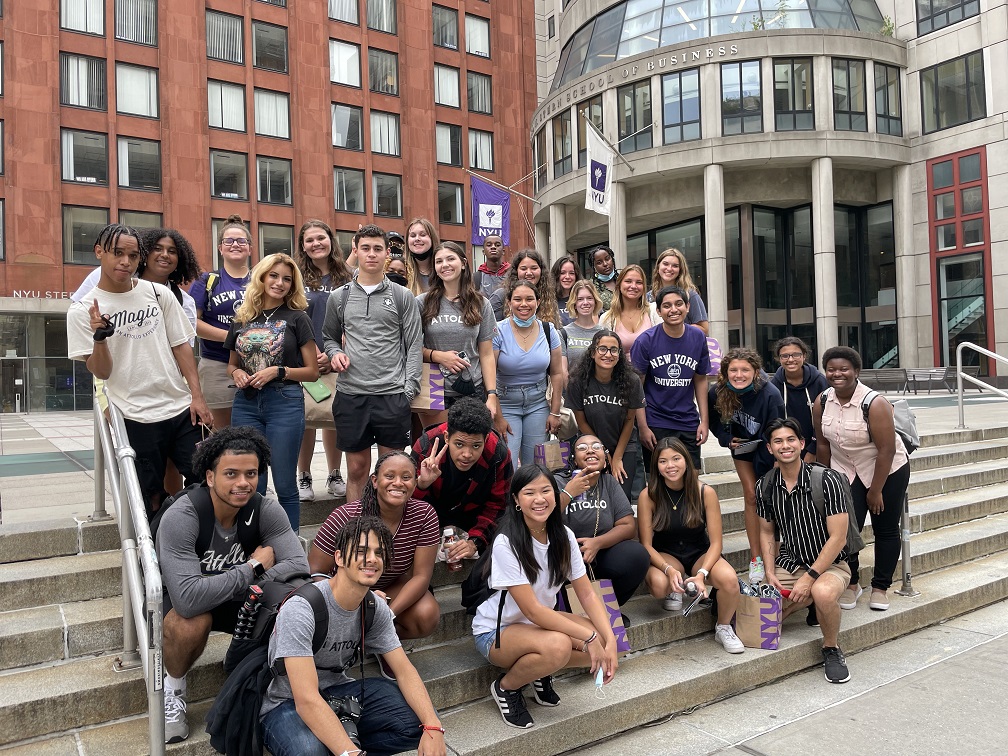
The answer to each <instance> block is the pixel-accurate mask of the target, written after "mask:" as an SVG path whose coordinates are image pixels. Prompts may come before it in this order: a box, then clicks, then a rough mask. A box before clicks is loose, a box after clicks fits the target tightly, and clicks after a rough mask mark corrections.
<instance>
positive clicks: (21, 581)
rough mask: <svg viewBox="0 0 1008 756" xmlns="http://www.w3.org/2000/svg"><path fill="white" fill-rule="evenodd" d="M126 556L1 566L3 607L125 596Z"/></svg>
mask: <svg viewBox="0 0 1008 756" xmlns="http://www.w3.org/2000/svg"><path fill="white" fill-rule="evenodd" d="M121 572H122V554H121V553H120V552H119V551H101V552H97V553H93V554H78V555H77V556H61V557H52V558H51V559H42V560H37V561H33V562H12V563H8V564H0V606H2V607H4V609H5V610H12V609H24V608H26V607H30V606H37V605H38V604H39V603H41V602H42V601H44V602H45V603H46V604H61V603H65V602H70V601H83V600H87V599H93V598H107V597H109V596H115V595H117V594H121V590H122V581H121V577H120V575H121Z"/></svg>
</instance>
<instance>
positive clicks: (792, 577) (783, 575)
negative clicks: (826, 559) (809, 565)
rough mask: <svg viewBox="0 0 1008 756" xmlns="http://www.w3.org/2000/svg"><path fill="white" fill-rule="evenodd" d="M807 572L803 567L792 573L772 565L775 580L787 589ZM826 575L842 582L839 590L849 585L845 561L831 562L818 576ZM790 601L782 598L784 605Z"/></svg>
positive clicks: (792, 586)
mask: <svg viewBox="0 0 1008 756" xmlns="http://www.w3.org/2000/svg"><path fill="white" fill-rule="evenodd" d="M806 572H808V570H806V569H805V568H804V567H799V568H798V569H797V570H795V571H794V574H792V573H790V572H788V571H787V570H785V569H784V568H783V567H778V566H775V567H774V575H775V576H776V578H777V581H778V582H779V583H780V584H781V585H782V586H784V588H786V589H787V590H789V591H790V590H791V589H792V588H794V586H795V583H797V582H798V580H799V578H801V577H802V576H803V575H805V573H806ZM827 575H832V576H833V578H834V579H835V580H839V581H841V582H842V583H843V585H842V586H841V588H840V590H843V589H844V588H846V587H847V586H848V585H850V575H851V573H850V567H848V566H847V562H837V563H836V564H831V565H830V567H829V569H828V570H826V571H825V572H822V573H820V575H819V576H820V577H826V576H827ZM790 603H792V602H791V601H790V600H789V599H784V604H785V606H786V605H788V604H790Z"/></svg>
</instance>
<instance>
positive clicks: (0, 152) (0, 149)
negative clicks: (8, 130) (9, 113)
mask: <svg viewBox="0 0 1008 756" xmlns="http://www.w3.org/2000/svg"><path fill="white" fill-rule="evenodd" d="M3 132H4V122H3V121H0V176H2V175H3V173H4V141H3Z"/></svg>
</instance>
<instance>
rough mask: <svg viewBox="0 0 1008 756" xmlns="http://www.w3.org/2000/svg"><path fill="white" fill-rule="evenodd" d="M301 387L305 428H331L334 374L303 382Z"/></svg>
mask: <svg viewBox="0 0 1008 756" xmlns="http://www.w3.org/2000/svg"><path fill="white" fill-rule="evenodd" d="M301 387H302V388H303V389H304V395H305V396H304V410H305V428H323V429H328V428H332V427H333V410H332V405H333V397H334V396H335V395H336V374H335V373H326V374H325V375H320V376H319V377H318V380H317V381H305V382H304V383H302V384H301Z"/></svg>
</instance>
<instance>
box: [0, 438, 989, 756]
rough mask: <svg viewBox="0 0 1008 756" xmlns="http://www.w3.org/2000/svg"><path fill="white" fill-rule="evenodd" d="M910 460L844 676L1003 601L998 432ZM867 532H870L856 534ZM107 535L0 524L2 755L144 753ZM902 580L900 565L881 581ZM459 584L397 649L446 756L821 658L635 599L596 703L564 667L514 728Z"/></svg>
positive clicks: (602, 733) (308, 511)
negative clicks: (420, 687)
mask: <svg viewBox="0 0 1008 756" xmlns="http://www.w3.org/2000/svg"><path fill="white" fill-rule="evenodd" d="M704 452H705V465H706V467H707V470H708V473H707V474H706V475H705V476H704V480H705V481H706V482H708V483H709V484H711V485H713V486H715V487H716V489H717V491H718V494H719V496H720V497H721V501H722V509H723V512H724V522H725V532H726V536H725V547H724V551H725V557H726V558H727V559H728V560H729V562H730V563H731V564H732V565H733V566H734V567H736V569H739V570H741V569H743V568H744V567H745V566H746V565H747V562H748V553H747V543H746V539H745V534H744V532H742V501H741V499H740V498H739V497H740V495H741V488H740V486H739V483H738V480H737V478H736V476H735V473H734V472H733V471H732V469H731V461H730V458H729V457H727V456H725V455H723V454H720V453H718V451H717V450H716V447H714V448H711V447H709V448H708V449H705V450H704ZM708 454H710V455H711V456H706V455H708ZM911 464H912V469H913V474H912V477H911V482H910V498H911V513H912V522H911V526H912V531H913V533H914V536H913V540H912V550H913V564H912V568H913V575H914V581H913V583H914V587H915V588H916V589H917V590H919V591H920V592H921V595H920V596H918V597H916V598H912V599H911V598H903V597H900V596H895V595H893V594H892V593H890V596H891V600H892V606H891V608H890V610H889V611H888V612H883V613H876V612H871V611H869V610H868V608H867V599H866V598H864V597H863V598H862V599H861V602H860V603H859V605H858V607H857V609H855V610H853V611H848V612H843V621H842V629H841V638H840V642H841V645H842V647H843V648H844V650H845V651H846V652H847V654H848V657H849V658H848V664H849V666H850V669H851V674H852V675H857V674H858V656H857V655H856V652H857V651H859V650H863V649H866V648H870V647H873V646H876V645H878V644H880V643H883V642H885V641H888V640H891V639H893V638H896V637H898V636H901V635H904V634H906V633H909V632H912V631H914V630H917V629H919V628H921V627H925V626H927V625H931V624H935V623H937V622H940V621H941V620H944V619H946V618H949V617H952V616H955V615H958V614H961V613H964V612H967V611H970V610H973V609H976V608H978V607H980V606H984V605H986V604H990V603H993V602H995V601H998V600H1001V599H1003V598H1005V597H1006V596H1008V427H1000V428H988V429H986V430H965V431H953V432H948V433H937V434H930V435H925V437H924V446H923V447H922V448H921V449H920V450H918V452H917V453H916V454H914V455H913V457H911ZM334 504H335V502H334V501H332V500H331V499H330V500H326V499H322V498H320V499H319V500H317V501H316V502H315V503H313V504H310V505H306V506H304V507H303V509H302V522H303V523H304V526H303V527H302V535H303V536H305V537H309V538H310V537H311V536H312V535H314V531H315V529H316V528H317V526H318V524H319V523H320V522H321V521H322V520H323V519H324V517H325V515H326V514H327V513H328V512H329V510H330V509H331V508H332V506H333V505H334ZM865 535H866V539H867V540H869V541H870V539H871V530H870V528H868V529H867V530H866V533H865ZM117 546H118V534H117V531H116V528H115V526H114V525H113V524H111V523H98V524H92V523H84V524H78V523H65V522H47V523H39V524H35V525H31V526H0V607H3V608H4V611H3V612H0V753H2V754H3V756H7V755H8V754H31V755H32V756H36V755H40V754H41V755H43V756H48V755H50V754H53V755H55V754H74V755H75V756H79V755H80V754H89V755H90V754H130V755H131V754H142V753H145V752H146V738H147V726H146V708H145V707H146V696H145V690H144V685H143V680H142V678H141V672H140V671H139V670H130V671H126V672H117V671H116V670H115V669H114V666H113V662H114V660H115V657H116V656H117V654H118V652H119V650H121V644H122V600H121V568H120V555H119V552H118V550H117ZM872 562H873V554H872V549H871V547H870V546H869V548H868V549H867V550H866V551H865V552H863V554H862V569H863V570H866V572H863V575H868V574H870V570H871V565H872ZM463 574H464V573H463ZM901 574H902V565H899V566H898V567H897V582H896V585H895V586H894V588H895V587H898V586H899V579H898V578H899V576H900V575H901ZM459 580H460V577H458V574H449V573H447V572H446V571H444V570H442V569H440V565H439V568H438V569H437V570H436V571H435V579H434V583H435V595H436V596H437V598H438V600H439V602H440V604H441V607H442V620H441V625H440V627H439V629H438V631H437V632H436V633H435V634H434V635H433V636H432V637H431V638H427V639H424V640H423V641H422V642H418V643H416V645H415V646H414V647H413V648H412V649H410V658H411V659H412V661H413V663H414V665H415V666H416V667H417V669H418V670H419V672H420V674H421V676H422V677H423V679H424V680H425V681H426V683H427V688H428V690H429V691H430V694H431V697H432V699H433V700H434V703H435V705H436V706H437V707H438V708H439V710H440V711H441V712H443V716H442V721H443V722H444V724H445V727H446V728H447V729H448V738H447V739H448V743H449V745H451V746H452V747H453V748H454V749H455V750H456V751H458V752H459V753H461V754H466V755H468V754H481V755H482V754H488V755H489V754H494V755H495V756H497V755H503V754H521V755H522V756H525V754H529V753H535V754H560V753H565V752H568V751H574V750H576V749H578V748H580V747H582V746H585V745H587V744H589V743H593V742H596V741H599V740H602V739H605V738H607V737H610V736H612V735H614V734H616V733H619V732H622V731H625V730H628V729H630V728H633V727H636V726H639V725H642V724H646V723H648V722H652V721H654V720H657V719H661V718H663V717H666V716H668V715H669V714H670V713H674V712H679V711H682V710H683V709H686V708H689V707H692V706H696V705H699V704H704V703H709V702H711V701H714V700H717V699H719V698H724V697H727V696H731V695H733V694H736V693H739V692H741V691H744V690H748V689H752V688H755V687H757V686H760V685H763V684H766V683H768V682H771V681H774V680H779V679H781V678H783V677H786V676H788V675H791V674H793V673H795V672H797V671H799V670H802V669H806V668H808V667H811V666H814V665H816V664H818V663H820V660H821V657H820V655H819V647H820V645H821V636H820V634H819V631H818V629H817V628H809V627H807V626H806V625H805V623H804V621H803V615H804V613H799V615H797V616H795V617H792V618H791V619H789V621H788V622H787V624H786V626H785V632H784V633H783V637H782V641H781V647H780V649H779V650H777V651H774V652H768V651H755V650H751V649H747V650H746V652H745V653H744V654H741V655H738V656H729V655H728V654H725V653H724V651H723V650H722V649H721V648H720V646H718V645H717V644H716V643H715V642H714V640H713V636H712V633H711V631H712V629H713V622H712V618H711V617H710V615H709V614H708V613H700V614H698V615H691V616H690V617H688V618H683V617H682V616H680V615H679V614H672V613H669V612H665V611H663V610H662V609H661V607H660V606H659V603H658V602H657V601H655V600H654V599H652V598H650V597H649V596H646V595H644V594H643V592H641V593H639V595H637V596H635V597H634V598H633V599H632V600H631V601H630V602H629V603H628V604H627V605H626V607H625V612H626V614H627V615H628V616H629V617H630V619H631V622H632V624H631V627H630V628H629V631H628V632H629V637H630V641H631V644H632V647H633V648H634V649H635V651H634V653H633V654H631V655H630V656H628V657H627V658H624V659H621V661H620V667H619V671H618V672H617V675H616V678H615V680H614V681H613V683H612V684H610V685H608V686H606V688H605V696H606V697H605V699H604V700H598V699H596V698H595V689H594V685H593V684H592V682H591V680H590V679H589V677H588V675H586V674H584V673H582V672H576V673H575V672H572V673H568V674H563V675H561V676H559V677H558V679H557V681H556V688H557V692H558V693H559V695H560V697H561V698H562V699H563V703H562V705H561V706H559V707H557V708H555V709H545V708H541V707H538V706H535V705H534V704H530V709H531V711H532V714H533V716H534V718H535V721H536V726H535V727H534V728H532V729H530V730H525V731H519V730H515V729H512V728H509V727H506V726H505V725H504V724H503V722H502V721H501V719H500V716H499V715H498V713H497V710H496V707H495V706H494V704H493V703H492V702H491V701H490V700H489V698H488V689H489V686H490V682H491V680H492V679H493V677H494V674H495V673H494V670H493V669H492V668H491V667H490V666H488V665H487V664H486V662H485V661H484V660H483V659H482V657H480V656H479V654H478V653H477V652H476V650H475V648H474V646H473V642H472V638H471V635H470V630H469V622H470V618H469V617H467V616H466V615H465V614H464V612H463V610H462V609H461V606H460V603H459V585H458V583H459ZM228 642H229V637H228V636H224V635H220V634H214V635H212V636H211V638H210V642H209V643H208V646H207V650H206V652H205V653H204V654H203V656H202V657H201V659H200V660H199V661H198V662H197V664H196V666H195V667H194V669H193V670H192V671H191V672H190V674H189V677H188V681H189V697H190V699H191V701H193V702H194V703H191V704H190V706H189V720H190V729H191V735H190V738H189V740H188V741H186V742H185V743H182V744H178V745H174V746H170V747H169V749H168V750H169V753H172V754H209V753H213V750H212V749H211V748H210V746H209V743H208V740H207V736H206V734H205V733H204V732H203V717H204V715H205V713H206V710H207V708H208V707H209V702H210V699H212V697H213V696H214V694H215V693H216V691H217V690H218V689H219V688H220V685H221V683H222V682H223V672H222V669H221V661H222V659H223V657H224V653H225V651H226V649H227V645H228ZM368 674H377V670H376V669H371V670H370V671H369V672H368ZM823 684H824V685H825V684H827V683H826V682H825V681H823Z"/></svg>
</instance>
